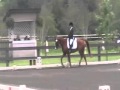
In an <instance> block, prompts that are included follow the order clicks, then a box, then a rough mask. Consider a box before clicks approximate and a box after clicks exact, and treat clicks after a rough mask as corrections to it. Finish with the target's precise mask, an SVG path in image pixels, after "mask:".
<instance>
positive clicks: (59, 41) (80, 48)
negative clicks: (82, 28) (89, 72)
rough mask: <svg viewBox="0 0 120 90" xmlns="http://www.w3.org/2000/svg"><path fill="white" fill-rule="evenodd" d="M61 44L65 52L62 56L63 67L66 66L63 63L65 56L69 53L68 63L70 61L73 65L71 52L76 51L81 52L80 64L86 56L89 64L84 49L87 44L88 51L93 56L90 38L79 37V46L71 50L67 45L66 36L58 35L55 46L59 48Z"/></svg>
mask: <svg viewBox="0 0 120 90" xmlns="http://www.w3.org/2000/svg"><path fill="white" fill-rule="evenodd" d="M59 45H60V46H61V48H62V52H63V55H62V57H61V65H62V67H65V66H64V64H63V57H65V56H66V55H67V57H68V63H69V66H70V67H71V60H70V54H71V53H74V52H76V51H78V52H79V54H80V56H81V59H80V61H79V66H80V65H81V61H82V59H83V58H84V60H85V63H86V65H87V60H86V56H85V54H84V51H85V47H86V46H87V49H88V53H89V55H90V56H91V51H90V46H89V42H88V40H86V39H83V38H77V48H76V49H74V50H72V52H69V49H68V47H67V38H64V37H56V40H55V48H56V49H58V47H59Z"/></svg>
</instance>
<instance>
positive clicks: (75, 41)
mask: <svg viewBox="0 0 120 90" xmlns="http://www.w3.org/2000/svg"><path fill="white" fill-rule="evenodd" d="M69 43H70V45H72V48H71V49H76V48H77V38H75V37H74V38H72V39H70V42H69V38H67V47H68V49H69V48H70V46H69Z"/></svg>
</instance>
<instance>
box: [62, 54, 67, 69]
mask: <svg viewBox="0 0 120 90" xmlns="http://www.w3.org/2000/svg"><path fill="white" fill-rule="evenodd" d="M65 55H66V54H65V53H63V55H62V57H61V65H62V67H63V68H64V67H65V66H64V64H63V57H64V56H65Z"/></svg>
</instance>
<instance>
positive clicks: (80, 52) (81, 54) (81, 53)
mask: <svg viewBox="0 0 120 90" xmlns="http://www.w3.org/2000/svg"><path fill="white" fill-rule="evenodd" d="M79 54H80V56H81V59H80V61H79V66H80V65H81V62H82V59H83V57H84V49H83V50H81V51H79Z"/></svg>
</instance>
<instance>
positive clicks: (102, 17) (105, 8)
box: [96, 0, 115, 35]
mask: <svg viewBox="0 0 120 90" xmlns="http://www.w3.org/2000/svg"><path fill="white" fill-rule="evenodd" d="M99 11H100V12H99V14H98V15H96V19H97V21H98V22H99V26H98V28H97V29H96V30H97V33H98V34H106V35H107V34H110V33H111V30H110V25H111V22H112V20H113V18H114V16H115V15H114V13H113V10H112V5H111V3H110V0H103V2H102V3H100V10H99Z"/></svg>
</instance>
